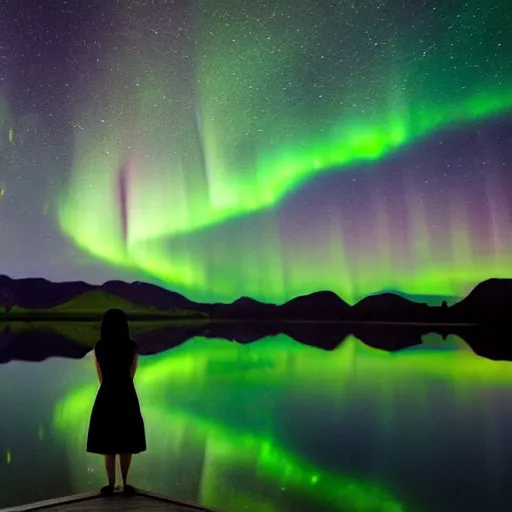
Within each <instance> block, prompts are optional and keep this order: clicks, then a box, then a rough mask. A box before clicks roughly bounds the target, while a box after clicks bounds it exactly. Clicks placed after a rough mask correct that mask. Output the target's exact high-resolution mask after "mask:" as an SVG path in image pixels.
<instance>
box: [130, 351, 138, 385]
mask: <svg viewBox="0 0 512 512" xmlns="http://www.w3.org/2000/svg"><path fill="white" fill-rule="evenodd" d="M138 361H139V354H137V352H134V353H133V360H132V366H131V368H130V375H131V377H132V380H133V377H134V376H135V372H136V371H137V363H138Z"/></svg>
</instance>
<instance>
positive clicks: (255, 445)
mask: <svg viewBox="0 0 512 512" xmlns="http://www.w3.org/2000/svg"><path fill="white" fill-rule="evenodd" d="M440 348H442V349H444V350H440ZM446 349H450V350H446ZM87 364H88V365H89V368H88V369H87V371H88V372H89V373H88V375H89V378H88V380H89V382H90V384H86V385H84V386H82V387H78V388H76V389H74V390H73V391H71V392H70V393H69V394H68V395H67V396H65V397H64V398H63V399H62V400H61V401H60V402H59V403H58V404H57V406H56V408H55V412H54V427H55V428H56V429H57V430H58V431H59V432H61V433H62V434H63V435H64V438H65V439H67V443H68V447H69V455H70V462H71V470H72V475H73V476H72V479H73V482H74V485H76V486H77V490H82V488H81V487H80V486H81V485H82V484H81V482H83V479H84V474H83V472H84V468H85V467H86V466H89V467H92V468H94V469H95V472H96V474H97V477H96V479H97V480H98V484H99V483H100V482H101V474H102V465H101V460H100V458H99V457H95V456H92V455H89V454H85V453H84V439H85V436H86V429H87V419H88V415H89V412H90V409H91V406H92V402H93V399H94V394H95V390H96V389H97V384H96V383H95V382H94V380H93V379H94V368H93V363H92V361H91V360H89V361H88V363H87ZM509 367H510V363H507V362H495V361H489V360H486V359H482V358H479V357H477V356H476V355H475V354H473V353H472V351H471V350H470V349H469V348H468V346H467V345H466V344H465V343H464V342H463V341H462V340H461V339H460V338H457V337H455V336H451V337H449V338H448V339H447V340H446V341H441V339H440V337H439V336H437V335H429V336H425V337H424V344H423V346H422V347H421V348H420V349H411V350H405V351H402V352H398V353H387V352H383V351H379V350H376V349H373V348H370V347H368V346H366V345H364V344H362V343H361V342H360V341H359V340H357V339H355V338H353V337H350V338H348V339H347V340H346V341H345V342H344V343H343V344H342V345H341V346H340V347H338V348H337V349H336V350H334V351H333V352H325V351H322V350H318V349H315V348H311V347H307V346H304V345H301V344H298V343H296V342H294V341H293V340H291V339H290V338H288V337H286V336H284V335H280V336H277V337H273V338H268V339H263V340H261V341H259V342H256V343H254V344H251V345H247V346H242V345H238V344H236V343H232V342H228V341H226V340H215V339H208V340H207V339H201V338H194V339H192V340H190V341H188V342H187V343H185V344H184V345H181V346H179V347H177V348H176V349H173V350H171V351H168V352H165V353H161V354H159V355H157V356H152V357H151V358H141V361H140V368H139V371H138V373H137V375H136V386H137V389H138V393H139V397H140V401H141V406H142V411H143V414H144V417H145V420H146V427H147V436H148V446H149V447H150V449H149V451H148V452H147V453H145V454H141V455H140V456H138V457H137V461H136V464H134V468H133V471H134V479H136V480H137V479H141V481H142V480H144V479H147V482H149V481H150V475H148V474H147V471H148V468H155V471H157V472H159V474H167V473H168V472H170V473H169V474H170V477H169V478H170V480H169V483H168V484H167V487H166V488H165V489H159V490H165V491H166V492H169V493H173V492H174V493H175V494H176V493H179V492H180V487H179V485H178V484H177V483H176V484H175V483H174V481H173V480H172V478H174V477H173V476H172V474H173V473H172V471H173V470H172V467H173V466H172V465H173V464H186V463H184V462H183V463H180V462H179V461H180V460H184V459H183V458H184V457H185V460H187V461H190V460H192V459H191V458H193V457H195V455H194V454H196V453H202V454H203V455H201V456H199V455H197V457H196V458H197V461H196V462H195V463H194V464H192V465H191V467H190V468H189V470H188V471H190V472H192V473H193V474H195V473H194V472H199V473H198V474H199V480H200V484H199V488H200V492H201V496H200V498H201V501H202V502H203V503H204V504H205V505H209V506H220V508H223V509H227V510H235V509H239V508H240V507H245V506H247V502H244V499H247V500H250V502H251V503H252V504H253V505H254V503H256V502H258V503H259V501H258V500H260V499H261V510H272V511H274V510H275V511H276V512H277V510H279V509H280V507H279V499H282V498H279V497H278V496H269V495H268V490H267V491H261V493H257V498H256V497H255V496H252V497H251V493H253V492H254V490H255V489H259V488H260V486H263V487H262V488H264V489H267V487H265V483H264V482H265V481H268V482H269V483H271V485H270V488H276V489H277V488H281V487H285V488H287V489H288V490H289V491H290V492H292V494H293V493H294V494H295V495H302V494H304V496H308V499H309V498H310V499H312V500H313V501H315V502H318V503H324V504H325V505H328V506H329V507H330V508H332V509H333V510H337V509H339V510H354V511H359V510H365V511H370V510H382V511H386V512H387V511H404V512H405V511H406V510H420V509H419V508H418V507H417V506H415V505H414V506H413V503H412V501H411V499H410V498H411V497H409V498H406V497H400V498H398V492H397V491H393V490H392V488H391V487H390V486H389V484H386V483H385V482H375V481H374V480H373V479H372V478H370V477H365V475H356V474H353V473H352V472H351V470H350V468H347V469H346V471H345V472H344V473H334V472H332V471H328V470H327V469H324V468H321V467H318V466H317V465H315V464H313V463H312V462H310V461H308V460H307V458H306V457H304V456H303V455H301V454H300V453H296V452H294V451H293V450H291V449H290V448H285V446H284V444H283V441H282V440H280V438H279V436H280V433H279V429H278V422H276V418H278V417H279V411H278V410H274V407H280V403H281V399H280V398H279V397H281V396H282V398H283V399H286V400H293V397H294V396H296V397H299V396H300V397H301V400H302V401H305V403H306V402H308V401H322V402H323V401H325V403H326V404H329V405H328V408H329V410H331V411H332V413H333V414H337V415H339V414H342V413H343V411H347V412H348V411H349V410H350V409H349V407H350V404H351V403H355V402H357V401H359V400H370V402H371V408H374V409H375V410H376V415H375V418H376V422H375V425H374V428H375V431H376V432H382V433H383V435H384V434H385V433H386V432H388V431H389V429H392V428H393V421H394V417H395V415H396V414H397V411H398V409H399V408H400V407H399V405H398V404H401V406H403V402H402V401H401V400H402V398H401V396H402V391H401V390H402V389H403V388H402V385H403V383H404V382H407V396H408V397H411V399H412V398H413V399H414V400H413V402H410V403H411V406H410V407H409V408H408V412H407V414H408V415H409V416H408V417H410V418H412V420H413V421H414V422H418V424H422V422H424V421H426V420H427V418H429V417H430V415H431V414H432V411H431V408H430V405H429V402H428V397H429V390H430V389H431V386H432V382H433V381H438V382H444V383H446V385H447V386H448V388H447V389H451V390H453V394H454V397H456V400H457V404H458V407H459V408H460V407H462V408H468V409H471V410H473V411H474V408H475V407H476V405H475V404H474V403H473V402H472V400H471V396H472V392H474V390H475V389H479V388H481V387H489V386H491V387H498V388H508V387H509V386H510V385H511V383H512V374H511V373H510V368H509ZM333 381H335V382H336V385H333ZM212 389H215V390H217V391H216V392H215V393H214V394H212V393H211V390H212ZM239 392H241V393H242V394H241V395H240V397H239V398H237V396H238V394H237V393H239ZM269 393H270V395H271V396H274V394H275V398H273V399H272V400H270V402H267V401H266V400H265V401H264V402H265V403H266V404H268V405H264V404H263V402H262V405H261V406H258V407H256V406H255V405H256V404H258V403H260V401H261V400H263V397H267V396H269ZM227 397H229V398H227ZM285 397H286V398H285ZM239 399H240V400H239ZM397 400H398V401H397ZM229 403H236V404H237V413H236V414H232V413H230V412H229V411H230V409H229V408H228V409H226V407H227V406H228V404H229ZM271 404H272V405H271ZM413 404H414V405H413ZM369 406H370V405H369ZM397 408H398V409H397ZM481 414H482V415H485V414H486V411H481ZM397 421H399V420H398V419H397ZM247 422H249V423H247ZM194 460H195V459H194ZM170 461H172V462H170ZM170 464H171V466H169V465H170ZM187 467H188V466H187ZM181 471H183V467H181ZM235 474H236V475H240V474H244V475H246V474H247V475H248V477H247V478H249V480H248V481H249V482H250V484H247V485H250V487H251V489H247V490H245V489H244V488H243V484H242V481H243V482H245V481H246V480H244V479H243V480H242V481H240V479H239V478H238V477H236V478H235V477H234V475H235ZM176 478H177V477H176ZM191 478H195V477H193V476H191ZM155 480H156V479H155ZM234 482H235V483H234ZM173 486H174V487H173ZM240 486H242V488H240ZM245 491H247V493H246V492H245ZM236 496H238V498H236ZM184 497H189V498H190V497H191V496H184ZM194 497H195V496H192V498H194ZM376 503H379V504H383V503H386V505H382V506H380V508H379V507H378V506H376ZM281 509H282V508H281ZM258 510H259V509H258Z"/></svg>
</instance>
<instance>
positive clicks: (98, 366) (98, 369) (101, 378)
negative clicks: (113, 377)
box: [92, 352, 103, 384]
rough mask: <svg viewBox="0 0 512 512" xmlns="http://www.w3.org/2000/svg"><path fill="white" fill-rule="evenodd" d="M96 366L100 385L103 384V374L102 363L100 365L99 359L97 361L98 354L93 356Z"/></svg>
mask: <svg viewBox="0 0 512 512" xmlns="http://www.w3.org/2000/svg"><path fill="white" fill-rule="evenodd" d="M92 357H93V359H94V364H95V365H96V373H97V374H98V379H99V381H100V384H101V383H102V382H103V375H102V374H101V368H100V363H98V359H96V352H94V354H93V356H92Z"/></svg>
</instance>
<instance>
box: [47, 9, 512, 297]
mask: <svg viewBox="0 0 512 512" xmlns="http://www.w3.org/2000/svg"><path fill="white" fill-rule="evenodd" d="M306 4H308V5H304V6H303V7H301V8H299V9H296V8H295V7H294V9H292V10H291V11H290V12H291V16H290V18H289V19H288V21H284V20H281V22H280V24H274V23H273V22H270V21H269V20H266V21H265V22H262V23H259V24H255V26H254V27H253V26H251V27H250V28H251V30H248V27H247V24H246V22H243V20H244V19H246V16H247V11H246V10H245V9H244V10H242V9H241V10H240V17H241V20H240V23H236V22H233V23H231V24H230V27H229V28H226V27H225V26H224V21H223V20H222V19H220V18H217V17H216V16H215V12H217V10H220V11H222V9H223V8H225V7H226V6H225V5H224V3H223V2H220V3H219V4H218V3H216V4H215V7H211V6H209V4H204V18H202V19H201V20H200V29H199V30H198V33H199V34H200V36H199V40H198V47H199V51H198V57H197V62H196V66H195V67H196V82H195V87H196V90H195V91H194V93H192V92H191V91H190V90H188V89H184V87H183V85H182V84H181V82H180V80H178V79H177V78H176V77H175V76H174V75H173V74H172V73H171V70H170V68H169V64H168V62H167V60H168V57H167V56H165V55H161V56H160V55H155V54H154V51H153V48H152V47H151V44H150V43H147V45H146V46H144V43H142V47H141V49H140V51H139V53H138V54H137V55H131V54H130V53H129V52H126V53H123V52H122V51H121V52H119V55H115V57H112V59H113V60H112V62H113V69H114V71H113V72H112V74H111V75H110V78H109V81H108V83H107V84H106V89H105V84H103V83H102V84H101V88H100V89H99V90H98V91H97V92H96V91H93V92H92V93H91V98H92V99H91V103H90V104H87V105H85V106H84V108H83V110H82V112H81V113H80V114H78V115H77V119H76V122H75V126H76V127H77V129H76V137H75V160H74V165H73V173H72V176H71V178H70V180H69V182H68V183H67V184H66V186H65V187H64V188H63V189H62V191H61V194H60V196H59V198H58V205H57V216H58V222H59V225H60V227H61V229H62V230H63V232H64V233H65V234H67V235H68V236H69V237H70V238H71V239H72V240H73V241H74V243H75V244H76V245H77V246H79V247H80V248H82V249H83V250H84V251H86V252H87V253H88V254H90V255H92V256H94V257H96V258H99V259H101V260H104V261H106V262H108V263H110V264H112V265H115V266H117V267H119V268H125V269H129V270H132V271H136V272H137V273H138V274H139V275H141V276H146V277H147V278H148V279H151V280H153V281H160V282H163V283H165V284H166V285H168V286H169V287H172V288H174V289H177V290H179V291H182V292H185V293H188V294H191V296H193V298H196V299H202V300H210V299H222V300H224V299H233V298H235V297H236V296H238V295H240V294H241V293H243V294H246V295H251V296H253V297H255V298H258V299H263V300H275V301H282V300H286V299H288V298H290V297H292V296H294V295H297V294H300V293H308V292H312V291H315V290H318V289H320V288H330V289H333V290H334V291H336V292H338V293H339V294H340V295H341V296H343V297H344V298H345V299H346V300H348V301H352V302H353V301H355V300H357V299H358V298H360V297H361V296H362V295H365V294H367V293H370V292H374V291H376V290H378V289H382V288H389V287H394V288H399V289H401V290H403V291H407V292H410V293H436V294H460V293H461V292H464V291H466V289H467V287H468V286H470V285H471V284H474V283H475V282H477V281H478V280H481V279H485V278H487V277H490V276H493V275H499V276H510V275H512V266H511V263H510V259H509V258H508V254H509V251H510V249H511V248H510V247H508V246H507V247H506V248H505V252H501V253H496V254H493V255H490V256H489V255H486V256H482V255H477V254H474V253H473V252H472V251H471V249H470V250H469V251H468V252H463V251H462V249H460V251H459V252H458V253H457V254H461V255H462V256H461V257H460V258H459V257H458V256H457V255H455V256H454V257H453V258H452V259H451V260H446V259H445V260H442V261H440V260H439V258H438V257H437V256H436V245H435V242H434V240H429V229H428V226H429V222H428V219H426V216H425V213H424V212H422V211H421V210H420V208H421V201H420V202H418V200H417V198H415V199H412V198H411V207H410V208H411V214H410V218H411V222H412V225H413V232H412V233H411V235H410V239H411V242H410V244H411V247H412V248H413V249H414V252H415V259H414V262H413V263H414V264H415V268H414V271H413V272H406V273H403V272H401V269H402V267H401V264H400V262H394V261H393V259H392V254H391V247H392V245H391V242H390V239H389V238H388V239H386V238H385V237H384V238H383V239H382V240H381V241H380V242H379V245H378V248H377V250H376V251H373V250H369V251H368V253H365V254H361V258H360V260H361V261H360V262H359V264H358V266H359V269H358V270H357V271H356V272H354V270H353V269H352V268H350V267H349V266H348V264H347V263H346V260H345V258H344V255H345V253H346V248H345V242H344V239H343V236H342V234H341V232H340V230H339V229H336V226H334V227H333V230H332V236H331V237H329V239H328V240H320V243H319V244H318V245H315V246H313V248H312V247H311V245H312V244H311V243H310V242H309V241H305V245H306V249H305V250H306V254H305V255H304V256H301V253H303V252H304V251H301V248H296V249H297V250H296V251H294V253H293V258H292V257H291V256H290V255H288V256H287V257H285V256H283V254H282V251H281V250H280V239H279V234H278V233H277V232H276V227H275V225H274V224H273V222H272V219H268V221H267V223H266V224H265V229H261V230H259V231H258V230H254V231H250V233H251V236H252V237H253V243H254V247H255V250H254V254H252V255H250V254H247V251H244V248H243V244H242V243H240V245H236V243H237V242H231V240H230V243H231V245H234V248H231V250H230V251H229V253H225V252H224V251H223V245H224V244H223V243H222V241H223V240H224V239H230V238H232V237H229V235H228V234H227V233H226V232H224V231H223V229H228V228H229V223H228V222H227V221H231V220H234V219H241V218H242V217H244V216H247V215H253V216H254V214H256V213H258V212H259V213H260V215H265V212H267V213H268V210H269V209H271V208H272V207H275V206H277V205H279V204H280V202H281V201H282V200H283V198H285V197H286V196H287V195H288V194H290V193H291V192H292V191H294V190H296V189H298V188H299V187H300V186H301V185H303V184H304V183H306V182H307V181H310V180H312V179H313V178H314V177H316V176H318V175H320V174H322V173H326V172H328V171H331V170H336V172H343V171H344V170H349V169H352V170H353V166H354V165H355V164H359V163H368V164H371V163H373V162H377V161H380V160H382V159H384V158H385V157H387V156H388V155H390V154H391V153H392V152H394V151H396V150H397V149H399V148H403V147H405V146H409V145H412V144H415V143H417V142H418V141H421V140H423V139H425V138H426V137H428V136H429V135H431V134H435V133H437V132H439V131H440V130H443V129H445V128H452V127H457V126H464V125H467V124H469V123H472V122H475V121H482V120H487V119H490V118H492V117H494V116H498V115H500V114H503V113H506V112H509V111H510V109H511V107H512V76H511V74H510V72H509V67H507V66H506V64H504V63H502V56H501V54H499V55H497V56H496V57H495V62H494V66H495V68H496V70H499V73H500V79H499V80H496V77H495V76H494V77H493V76H491V75H492V73H490V72H489V71H488V72H482V71H481V66H483V65H484V64H483V63H484V62H487V61H488V60H486V59H487V52H483V51H475V50H471V51H470V50H469V49H470V48H471V45H470V43H471V42H474V43H475V45H476V44H477V43H478V42H479V41H481V40H482V38H484V39H485V34H486V33H487V30H488V28H489V27H488V26H487V25H485V23H483V22H482V23H479V24H477V25H475V24H474V23H473V24H469V23H468V16H470V14H469V13H471V12H473V10H474V9H476V8H477V6H478V5H479V4H478V2H470V3H469V4H466V7H465V10H464V11H463V12H459V11H458V10H456V9H455V8H454V9H452V11H451V16H446V17H441V19H436V18H435V15H434V14H430V15H429V16H433V17H434V19H433V20H432V21H433V23H434V26H435V27H436V29H437V31H438V32H439V34H438V43H437V46H438V49H437V50H435V51H434V50H432V51H428V52H425V54H424V55H423V57H422V58H421V59H413V60H411V61H410V62H409V61H407V55H408V52H409V50H411V49H415V50H416V51H417V52H419V50H418V47H419V46H421V44H423V43H421V41H418V37H417V34H416V32H415V29H413V28H411V27H410V26H409V24H408V23H406V24H405V25H404V27H406V28H404V27H402V29H403V33H402V34H401V35H400V36H401V39H402V40H401V41H400V44H399V45H396V44H394V42H395V41H394V40H392V39H391V38H390V40H389V41H387V43H388V45H387V47H388V48H390V50H389V51H388V53H384V56H383V57H382V56H381V59H380V61H379V64H378V65H377V66H375V71H373V72H372V73H370V76H369V77H368V76H366V79H363V78H364V77H362V75H361V73H357V72H354V73H353V74H352V75H349V78H350V79H349V80H347V76H346V75H343V74H340V76H339V77H338V80H339V82H340V84H339V87H338V88H336V87H330V88H329V90H328V92H327V93H326V94H327V96H328V97H327V100H326V102H323V103H321V102H319V100H318V98H316V99H314V98H310V99H309V100H308V101H306V102H299V101H296V102H295V103H294V98H292V99H290V98H289V96H288V95H287V94H286V93H281V92H280V91H281V88H282V87H283V86H284V85H285V84H283V83H281V82H282V81H283V78H282V76H283V73H284V75H285V76H287V80H288V81H290V82H291V83H294V82H296V81H298V80H301V79H302V78H301V77H302V76H303V69H302V67H301V55H302V53H301V51H302V50H300V45H298V44H295V43H296V41H295V40H294V39H293V38H292V39H290V38H289V37H288V36H287V35H286V34H287V30H291V29H293V28H296V27H297V26H299V27H302V26H303V24H304V23H303V21H301V12H302V11H301V9H304V12H302V15H304V13H307V15H308V16H307V19H308V26H309V25H311V24H314V25H315V27H316V29H315V30H316V31H317V32H318V31H321V27H322V24H326V23H327V21H326V20H325V13H322V12H319V10H318V9H315V8H314V6H312V5H309V3H308V2H306ZM366 8H367V9H368V12H367V13H366V14H364V15H361V19H359V18H357V19H356V20H354V22H355V23H356V24H359V25H361V27H362V28H364V27H365V26H366V25H365V24H366V23H367V19H366V17H365V16H370V14H371V13H374V14H375V16H376V17H377V16H378V18H380V17H381V16H382V12H378V10H377V7H376V6H373V5H370V6H366V7H365V12H366ZM247 9H249V10H250V7H247ZM254 9H257V8H256V7H254ZM496 9H497V12H495V13H494V14H493V20H492V23H493V24H498V25H499V23H500V19H501V18H500V17H499V16H500V14H499V13H500V9H501V10H503V11H504V12H506V11H505V9H506V5H505V3H504V2H503V5H500V6H498V7H497V8H496ZM213 10H215V12H213ZM254 14H255V15H256V14H257V12H256V11H255V12H254ZM233 16H236V14H234V15H233ZM354 16H355V15H354ZM370 18H371V16H370ZM503 19H506V18H503ZM503 19H501V20H502V22H503V23H504V21H503ZM427 21H428V20H427ZM283 23H284V25H283ZM489 23H491V21H489ZM454 34H456V37H455V36H454ZM255 41H257V42H258V43H257V44H255ZM462 41H463V42H464V44H463V43H462ZM384 43H386V41H384ZM392 43H393V44H392ZM304 44H305V45H306V47H308V49H309V50H310V51H312V52H313V51H314V48H315V46H314V44H313V43H312V42H311V43H309V42H308V41H307V40H305V41H304ZM308 45H309V46H310V47H309V46H308ZM120 47H121V48H122V41H121V42H120ZM391 48H395V50H391ZM379 51H381V50H380V49H379ZM454 55H455V61H456V63H457V64H459V66H458V67H457V65H454V64H453V62H454ZM319 58H320V57H319ZM248 62H250V63H251V65H248V64H247V63H248ZM114 63H115V66H114ZM448 64H450V66H451V67H450V66H448ZM489 65H490V64H485V67H487V66H489ZM500 66H501V67H500ZM493 69H494V68H493ZM497 73H498V71H497ZM360 75H361V76H360ZM231 76H235V77H236V79H233V80H230V78H229V77H231ZM345 82H347V83H345ZM299 83H300V82H299ZM376 84H378V85H376ZM441 84H442V85H441ZM121 87H122V88H121ZM105 91H106V92H105ZM255 91H257V92H255ZM269 98H272V100H269ZM317 103H318V104H317ZM247 145H249V146H250V148H251V149H250V150H247V151H248V153H247V154H246V153H245V152H243V151H242V153H241V152H240V150H239V149H238V148H244V147H246V146H247ZM122 166H123V167H124V168H125V172H126V173H127V176H128V178H127V181H128V202H129V208H128V212H127V224H128V234H127V239H126V240H124V239H123V236H122V230H121V219H120V213H119V210H118V206H117V199H116V198H117V186H118V173H119V170H120V168H121V167H122ZM411 194H413V192H411ZM412 197H413V195H412ZM459 202H460V201H459V198H454V203H455V204H458V203H459ZM498 209H499V205H498ZM455 213H456V214H455V215H454V218H453V222H452V223H451V224H453V225H451V226H448V227H447V229H450V230H451V233H452V235H453V236H452V243H453V245H454V247H458V246H459V244H460V242H461V241H462V242H464V243H465V244H466V245H463V247H466V248H467V243H466V242H468V240H469V239H470V237H469V233H470V232H471V230H470V227H469V224H468V222H467V220H466V219H465V218H464V216H462V217H461V215H460V212H459V211H457V212H455ZM450 220H452V219H450ZM332 222H333V224H335V220H333V221H332ZM385 222H386V220H385V218H384V214H383V218H379V219H377V224H378V225H379V226H381V224H382V226H381V227H384V228H386V226H387V225H386V224H385ZM383 223H384V224H383ZM449 224H450V223H449ZM388 227H389V226H388ZM248 229H249V230H250V226H249V227H248ZM208 230H211V232H212V235H213V236H208ZM203 235H204V237H205V238H204V239H201V236H203ZM212 239H213V240H217V245H215V244H214V242H212ZM212 245H214V246H213V247H212ZM308 246H309V247H308ZM326 248H327V249H326ZM328 248H331V249H332V250H331V251H330V253H329V257H330V258H331V259H332V261H331V264H330V265H329V263H327V265H326V264H325V263H326V262H325V261H322V262H321V263H320V264H319V268H321V269H325V270H322V271H319V272H318V273H315V277H312V276H311V275H309V277H308V270H307V269H308V268H309V266H310V261H311V258H312V256H314V255H312V251H313V250H316V254H317V255H318V253H319V252H321V253H327V252H329V249H328ZM334 254H337V255H341V256H342V257H341V259H338V260H336V259H335V258H334ZM301 258H303V261H301ZM233 259H236V260H237V265H236V268H235V269H233V266H232V265H231V262H232V260H233ZM284 262H286V264H284ZM284 266H286V272H285V271H283V267H284ZM212 268H214V269H216V270H213V271H212ZM369 268H371V269H372V272H368V269H369ZM347 274H349V275H350V278H347V277H333V276H346V275H347ZM404 274H405V275H404ZM248 275H249V276H250V277H249V278H248Z"/></svg>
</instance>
